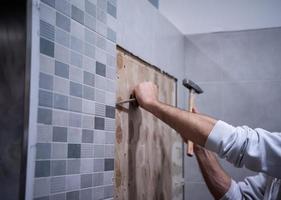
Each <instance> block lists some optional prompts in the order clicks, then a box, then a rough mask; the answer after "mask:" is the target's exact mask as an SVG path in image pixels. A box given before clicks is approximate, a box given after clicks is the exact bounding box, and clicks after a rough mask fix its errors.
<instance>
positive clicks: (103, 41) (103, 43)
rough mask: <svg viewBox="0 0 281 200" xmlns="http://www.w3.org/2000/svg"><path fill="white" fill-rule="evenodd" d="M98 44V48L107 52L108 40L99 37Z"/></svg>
mask: <svg viewBox="0 0 281 200" xmlns="http://www.w3.org/2000/svg"><path fill="white" fill-rule="evenodd" d="M96 42H97V47H99V48H101V49H103V50H105V51H106V39H105V38H104V37H102V36H100V35H97V39H96Z"/></svg>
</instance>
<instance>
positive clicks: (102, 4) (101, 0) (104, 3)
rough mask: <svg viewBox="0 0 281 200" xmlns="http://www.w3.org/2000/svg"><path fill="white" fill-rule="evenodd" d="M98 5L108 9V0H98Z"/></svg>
mask: <svg viewBox="0 0 281 200" xmlns="http://www.w3.org/2000/svg"><path fill="white" fill-rule="evenodd" d="M97 7H98V8H100V9H102V10H106V1H104V0H97Z"/></svg>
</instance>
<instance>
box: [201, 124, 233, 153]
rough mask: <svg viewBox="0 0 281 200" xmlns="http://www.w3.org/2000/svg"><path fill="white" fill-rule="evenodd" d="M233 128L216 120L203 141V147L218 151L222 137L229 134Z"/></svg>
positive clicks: (221, 143)
mask: <svg viewBox="0 0 281 200" xmlns="http://www.w3.org/2000/svg"><path fill="white" fill-rule="evenodd" d="M234 130H235V128H234V127H233V126H231V125H229V124H227V123H225V122H223V121H220V120H219V121H217V123H216V124H215V126H214V128H213V129H212V131H211V133H210V134H209V136H208V139H207V141H206V143H205V148H207V149H209V150H211V151H213V152H216V153H218V152H219V150H220V148H221V145H223V138H226V137H227V136H229V135H231V134H232V133H233V132H234Z"/></svg>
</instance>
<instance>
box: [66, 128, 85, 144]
mask: <svg viewBox="0 0 281 200" xmlns="http://www.w3.org/2000/svg"><path fill="white" fill-rule="evenodd" d="M81 138H82V130H81V129H80V128H74V127H69V128H68V137H67V139H68V142H69V143H81V141H82V139H81Z"/></svg>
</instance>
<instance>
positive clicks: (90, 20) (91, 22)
mask: <svg viewBox="0 0 281 200" xmlns="http://www.w3.org/2000/svg"><path fill="white" fill-rule="evenodd" d="M85 26H86V27H87V28H89V29H91V30H93V31H95V30H96V18H95V17H93V16H91V15H89V14H87V13H86V14H85Z"/></svg>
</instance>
